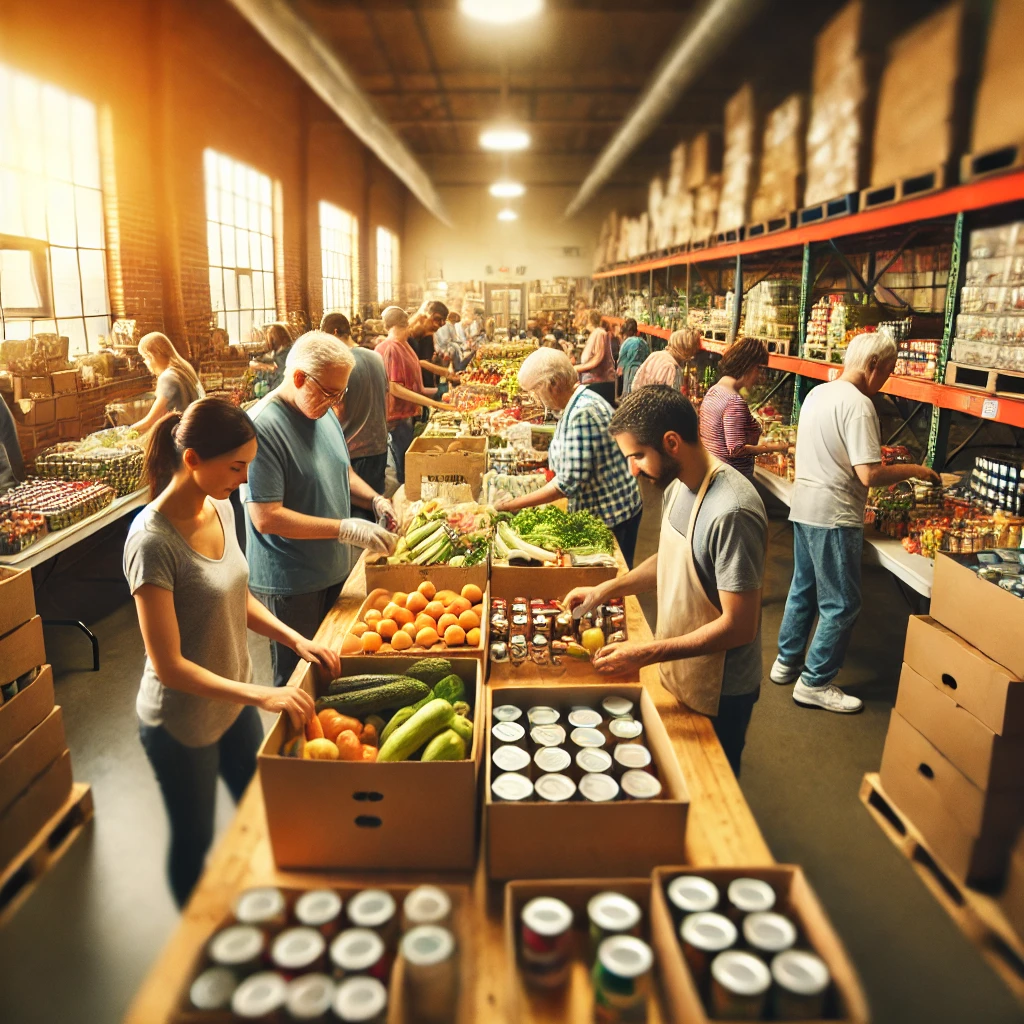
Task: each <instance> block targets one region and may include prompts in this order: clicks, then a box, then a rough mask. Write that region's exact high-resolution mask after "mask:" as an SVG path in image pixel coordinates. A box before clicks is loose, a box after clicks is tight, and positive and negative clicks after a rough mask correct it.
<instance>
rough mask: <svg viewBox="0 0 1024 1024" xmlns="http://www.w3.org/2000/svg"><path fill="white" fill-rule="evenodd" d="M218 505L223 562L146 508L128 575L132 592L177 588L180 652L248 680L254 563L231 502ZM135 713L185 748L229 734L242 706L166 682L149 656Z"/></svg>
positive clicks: (128, 547)
mask: <svg viewBox="0 0 1024 1024" xmlns="http://www.w3.org/2000/svg"><path fill="white" fill-rule="evenodd" d="M213 504H214V505H215V506H216V509H217V513H218V515H219V516H220V523H221V527H222V528H223V530H224V554H223V556H222V557H221V558H220V559H219V560H218V559H213V558H207V557H206V556H205V555H200V554H199V553H198V552H196V551H194V550H193V549H192V547H191V546H190V545H189V544H188V543H187V542H186V540H185V538H184V537H182V535H181V534H180V533H178V531H177V530H176V529H175V528H174V526H173V525H172V524H171V522H170V520H168V519H167V518H166V517H165V516H164V515H163V514H162V513H160V512H158V511H157V510H156V509H155V508H154V507H153V506H152V505H147V506H146V507H145V508H144V509H143V510H142V511H141V512H140V513H139V514H138V516H136V518H135V522H133V523H132V525H131V529H130V530H129V531H128V540H127V541H126V542H125V546H124V574H125V577H126V579H127V580H128V587H129V589H130V590H131V592H132V593H133V594H134V593H135V591H136V590H138V589H139V587H141V586H142V585H143V584H145V583H151V584H153V585H154V586H156V587H161V588H162V589H164V590H170V591H172V592H173V594H174V611H175V615H176V616H177V619H178V632H179V633H180V634H181V653H182V655H183V657H185V658H187V659H188V660H189V661H193V662H195V663H196V664H197V665H201V666H202V667H203V668H205V669H209V670H210V671H211V672H216V673H217V675H220V676H224V677H225V678H226V679H233V680H235V681H237V682H241V683H249V682H251V681H252V661H251V660H250V658H249V644H248V637H247V634H246V602H247V596H248V583H249V567H248V566H247V565H246V563H245V556H244V555H243V554H242V549H241V548H240V547H239V546H238V538H237V537H236V535H235V525H234V523H235V517H234V513H233V512H232V510H231V502H230V501H214V502H213ZM135 710H136V712H137V714H138V716H139V718H140V719H141V720H142V721H143V722H144V723H145V724H146V725H152V726H157V725H162V726H163V727H164V728H165V729H166V730H167V731H168V732H169V733H170V734H171V735H172V736H173V737H174V738H175V739H176V740H177V741H178V742H179V743H183V744H184V745H185V746H186V747H205V746H209V745H210V744H211V743H216V742H217V741H218V740H219V739H220V738H221V736H223V735H224V733H225V732H227V730H228V728H230V726H231V724H232V723H233V722H234V720H235V719H236V718H237V717H238V715H239V713H240V712H241V710H242V705H241V704H232V703H230V702H229V701H222V700H210V699H209V698H207V697H199V696H196V695H195V694H192V693H184V692H183V691H181V690H175V689H173V688H171V687H169V686H164V685H163V684H162V683H161V682H160V680H159V679H158V678H157V675H156V672H155V671H154V670H153V665H152V663H151V662H150V660H149V658H148V656H147V658H146V667H145V669H144V670H143V673H142V682H141V683H140V685H139V695H138V697H137V699H136V701H135Z"/></svg>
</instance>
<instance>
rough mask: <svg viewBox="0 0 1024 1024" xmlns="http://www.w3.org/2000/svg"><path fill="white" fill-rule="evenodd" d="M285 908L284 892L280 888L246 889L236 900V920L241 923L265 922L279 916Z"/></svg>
mask: <svg viewBox="0 0 1024 1024" xmlns="http://www.w3.org/2000/svg"><path fill="white" fill-rule="evenodd" d="M284 909H285V903H284V893H282V892H281V890H280V889H275V888H273V887H272V886H265V887H263V888H259V889H246V890H245V892H243V893H239V895H238V898H237V899H236V900H235V920H236V921H238V923H239V924H265V923H266V922H268V921H273V920H275V919H276V918H279V917H280V916H281V915H282V914H283V913H284Z"/></svg>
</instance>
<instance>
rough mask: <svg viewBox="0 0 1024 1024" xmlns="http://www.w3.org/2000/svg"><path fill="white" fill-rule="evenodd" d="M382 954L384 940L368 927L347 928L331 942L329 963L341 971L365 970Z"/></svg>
mask: <svg viewBox="0 0 1024 1024" xmlns="http://www.w3.org/2000/svg"><path fill="white" fill-rule="evenodd" d="M383 955H384V940H383V939H382V938H381V937H380V936H379V935H378V934H377V933H376V932H373V931H370V929H369V928H348V929H346V930H345V931H343V932H342V933H341V934H340V935H339V936H338V937H337V938H336V939H335V940H334V941H333V942H332V943H331V963H333V964H334V965H335V966H336V967H338V968H339V969H340V970H342V971H367V970H369V969H370V968H371V967H372V966H373V965H374V964H375V963H377V961H378V960H380V958H381V957H382V956H383Z"/></svg>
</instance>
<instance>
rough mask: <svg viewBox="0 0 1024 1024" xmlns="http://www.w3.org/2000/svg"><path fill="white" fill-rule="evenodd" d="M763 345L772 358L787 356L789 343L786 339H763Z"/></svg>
mask: <svg viewBox="0 0 1024 1024" xmlns="http://www.w3.org/2000/svg"><path fill="white" fill-rule="evenodd" d="M764 343H765V345H767V347H768V352H769V354H770V355H773V356H788V355H789V346H790V341H789V339H788V338H765V339H764Z"/></svg>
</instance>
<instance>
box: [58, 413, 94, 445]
mask: <svg viewBox="0 0 1024 1024" xmlns="http://www.w3.org/2000/svg"><path fill="white" fill-rule="evenodd" d="M86 433H87V431H86V430H85V428H84V427H83V426H82V420H81V418H80V417H78V416H73V417H72V418H71V419H69V420H58V421H57V436H58V437H59V438H60V439H61V440H62V441H67V440H70V441H77V440H78V439H79V438H81V437H84V436H85V434H86Z"/></svg>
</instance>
